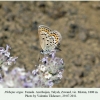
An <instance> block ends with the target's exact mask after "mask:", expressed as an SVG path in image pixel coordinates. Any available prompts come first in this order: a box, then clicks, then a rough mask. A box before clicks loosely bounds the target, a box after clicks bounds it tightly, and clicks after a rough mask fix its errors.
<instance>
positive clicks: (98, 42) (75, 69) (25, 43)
mask: <svg viewBox="0 0 100 100" xmlns="http://www.w3.org/2000/svg"><path fill="white" fill-rule="evenodd" d="M39 25H46V26H48V27H50V28H51V29H53V30H57V31H59V32H60V33H61V35H62V41H61V43H60V46H61V51H59V52H58V53H57V56H58V57H60V58H63V60H64V63H65V69H64V74H63V78H62V80H61V82H60V83H59V84H56V85H55V86H54V87H59V88H61V87H62V88H77V87H81V88H100V2H99V1H98V2H97V1H96V2H92V1H90V2H86V1H83V2H82V1H77V2H76V1H74V2H73V1H48V2H44V1H38V2H36V1H27V2H25V1H22V2H21V1H20V2H19V1H12V2H0V46H3V47H5V46H6V44H8V45H10V46H11V48H12V49H11V55H12V56H17V57H18V60H17V63H16V66H18V67H23V66H24V67H25V68H26V70H32V69H35V65H37V64H38V59H39V56H40V55H41V54H40V50H41V47H40V44H39V37H38V26H39Z"/></svg>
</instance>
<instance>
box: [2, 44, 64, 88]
mask: <svg viewBox="0 0 100 100" xmlns="http://www.w3.org/2000/svg"><path fill="white" fill-rule="evenodd" d="M9 48H10V47H9V46H8V45H7V46H6V50H5V49H4V48H3V47H0V68H1V72H3V75H2V73H1V72H0V87H1V88H48V87H52V86H53V85H54V84H55V83H58V82H60V80H61V78H62V73H63V69H64V62H63V60H62V59H61V58H58V57H56V56H55V54H56V52H55V51H54V52H51V54H50V55H44V56H43V58H42V59H41V60H40V64H39V65H38V66H37V69H35V70H32V72H30V71H28V72H26V71H25V69H24V68H19V67H14V68H13V69H12V70H11V71H8V69H9V67H10V65H11V64H12V63H15V61H16V59H17V57H10V52H8V49H9Z"/></svg>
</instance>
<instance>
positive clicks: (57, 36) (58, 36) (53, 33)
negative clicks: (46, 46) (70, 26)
mask: <svg viewBox="0 0 100 100" xmlns="http://www.w3.org/2000/svg"><path fill="white" fill-rule="evenodd" d="M50 36H52V37H53V38H54V42H53V43H54V45H55V47H56V46H57V45H58V44H59V43H60V41H61V40H62V36H61V34H60V33H59V32H58V31H56V30H54V31H51V32H50Z"/></svg>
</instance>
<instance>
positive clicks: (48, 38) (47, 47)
mask: <svg viewBox="0 0 100 100" xmlns="http://www.w3.org/2000/svg"><path fill="white" fill-rule="evenodd" d="M38 35H39V40H40V45H41V48H42V50H43V52H42V53H43V54H49V53H50V52H52V51H55V50H56V48H57V46H58V45H59V43H60V41H61V39H62V36H61V34H60V33H59V32H58V31H56V30H53V31H52V30H51V29H50V28H49V27H47V26H45V25H40V26H39V27H38Z"/></svg>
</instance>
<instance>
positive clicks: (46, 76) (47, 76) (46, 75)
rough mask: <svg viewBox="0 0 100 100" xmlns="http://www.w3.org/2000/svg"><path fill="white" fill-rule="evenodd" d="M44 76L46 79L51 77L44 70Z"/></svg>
mask: <svg viewBox="0 0 100 100" xmlns="http://www.w3.org/2000/svg"><path fill="white" fill-rule="evenodd" d="M44 77H45V78H46V79H50V77H52V74H50V73H49V72H45V74H44Z"/></svg>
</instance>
